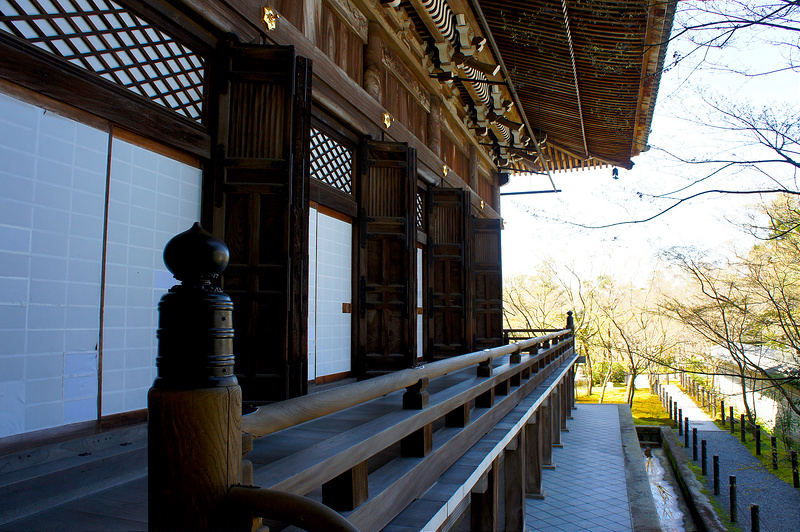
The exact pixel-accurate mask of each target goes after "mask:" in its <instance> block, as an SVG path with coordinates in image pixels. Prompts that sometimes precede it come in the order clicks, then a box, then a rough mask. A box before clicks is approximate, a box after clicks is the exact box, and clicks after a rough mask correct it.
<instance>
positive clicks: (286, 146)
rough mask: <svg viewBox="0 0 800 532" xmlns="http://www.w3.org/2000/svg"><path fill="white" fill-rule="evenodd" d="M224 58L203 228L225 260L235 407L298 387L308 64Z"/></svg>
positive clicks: (276, 51)
mask: <svg viewBox="0 0 800 532" xmlns="http://www.w3.org/2000/svg"><path fill="white" fill-rule="evenodd" d="M227 52H228V59H227V62H226V65H227V68H228V73H227V76H226V79H227V83H226V84H225V85H226V87H225V89H226V90H222V91H221V92H220V97H219V106H218V107H219V121H218V128H217V129H218V132H217V150H216V153H215V158H214V160H213V161H212V166H213V176H214V180H215V183H214V185H215V186H214V188H215V195H214V208H213V213H212V226H213V231H214V233H215V234H217V235H219V236H221V237H222V238H223V239H224V240H225V242H226V243H227V245H228V247H229V249H230V252H231V260H230V263H229V266H228V268H227V269H226V271H225V272H224V274H223V278H222V288H223V289H224V290H225V291H226V292H228V293H229V294H230V296H231V298H232V299H233V301H234V327H235V331H236V334H235V337H234V354H235V356H236V365H235V371H236V374H237V378H238V379H239V382H240V384H241V386H242V391H243V395H244V399H245V400H246V401H253V402H263V401H272V400H280V399H285V398H287V397H290V396H293V395H299V394H301V393H302V392H303V390H304V389H305V386H306V377H305V375H304V374H303V373H304V368H305V363H306V359H307V342H306V341H304V340H303V339H304V338H305V333H303V332H302V330H303V329H304V328H305V327H307V309H306V308H305V307H306V305H307V303H304V301H306V299H307V298H303V297H302V290H303V288H302V287H303V285H304V283H307V277H308V264H307V242H308V219H307V218H308V216H307V213H308V171H307V167H308V165H307V164H306V160H307V157H308V129H309V128H310V123H309V115H308V109H309V108H310V75H311V71H310V63H309V62H308V61H306V60H304V59H303V58H298V57H296V56H295V54H294V49H293V48H292V47H279V46H259V45H243V44H235V43H231V44H229V49H228V50H227ZM304 242H305V245H304V244H303V243H304Z"/></svg>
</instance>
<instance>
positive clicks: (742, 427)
mask: <svg viewBox="0 0 800 532" xmlns="http://www.w3.org/2000/svg"><path fill="white" fill-rule="evenodd" d="M739 423H740V424H739V434H740V437H741V440H742V443H744V442H746V441H747V427H745V424H744V414H739Z"/></svg>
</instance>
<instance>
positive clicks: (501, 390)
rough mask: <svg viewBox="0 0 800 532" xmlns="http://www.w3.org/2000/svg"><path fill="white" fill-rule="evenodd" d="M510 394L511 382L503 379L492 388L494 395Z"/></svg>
mask: <svg viewBox="0 0 800 532" xmlns="http://www.w3.org/2000/svg"><path fill="white" fill-rule="evenodd" d="M509 393H511V381H510V380H509V379H505V380H503V381H500V382H498V383H497V385H495V387H494V394H495V395H496V396H497V395H508V394H509Z"/></svg>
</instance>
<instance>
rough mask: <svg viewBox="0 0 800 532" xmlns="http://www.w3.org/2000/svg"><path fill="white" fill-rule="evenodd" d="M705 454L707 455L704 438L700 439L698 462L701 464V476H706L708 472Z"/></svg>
mask: <svg viewBox="0 0 800 532" xmlns="http://www.w3.org/2000/svg"><path fill="white" fill-rule="evenodd" d="M706 456H707V454H706V440H701V441H700V464H701V469H702V472H703V476H706V475H707V474H708V469H707V468H706Z"/></svg>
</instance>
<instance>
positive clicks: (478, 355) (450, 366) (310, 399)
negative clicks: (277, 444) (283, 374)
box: [242, 329, 572, 438]
mask: <svg viewBox="0 0 800 532" xmlns="http://www.w3.org/2000/svg"><path fill="white" fill-rule="evenodd" d="M571 333H572V330H571V329H562V330H560V331H557V332H552V333H549V334H546V335H544V336H539V337H536V338H530V339H527V340H522V341H520V342H517V343H514V344H509V345H502V346H499V347H494V348H491V349H484V350H482V351H475V352H472V353H467V354H465V355H461V356H457V357H452V358H448V359H445V360H439V361H437V362H432V363H429V364H425V365H423V366H418V367H415V368H409V369H404V370H401V371H397V372H394V373H391V374H388V375H381V376H379V377H375V378H373V379H369V380H365V381H361V382H356V383H353V384H348V385H345V386H340V387H338V388H333V389H331V390H327V391H324V392H319V393H315V394H311V395H306V396H303V397H295V398H293V399H287V400H286V401H281V402H278V403H273V404H269V405H265V406H262V407H259V408H258V410H256V411H255V412H253V413H252V414H248V415H246V416H244V417H243V418H242V431H243V432H245V433H249V434H252V435H253V436H254V437H256V438H259V437H262V436H266V435H268V434H272V433H273V432H277V431H279V430H283V429H286V428H289V427H292V426H294V425H298V424H300V423H304V422H306V421H311V420H312V419H317V418H320V417H322V416H326V415H328V414H332V413H334V412H338V411H340V410H344V409H345V408H350V407H351V406H356V405H359V404H361V403H365V402H367V401H371V400H373V399H377V398H378V397H382V396H384V395H387V394H390V393H392V392H396V391H398V390H402V389H403V388H408V387H410V386H413V385H415V384H416V383H418V382H419V381H420V380H421V379H425V378H427V379H432V378H434V377H440V376H442V375H445V374H447V373H451V372H453V371H457V370H460V369H464V368H467V367H469V366H472V365H475V364H479V363H481V362H486V361H487V360H493V359H495V358H498V357H501V356H505V355H509V354H511V353H517V352H521V351H524V350H527V349H529V348H531V347H533V346H536V345H539V344H542V343H545V342H550V341H551V340H556V339H559V338H562V337H565V336H568V335H570V334H571Z"/></svg>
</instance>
